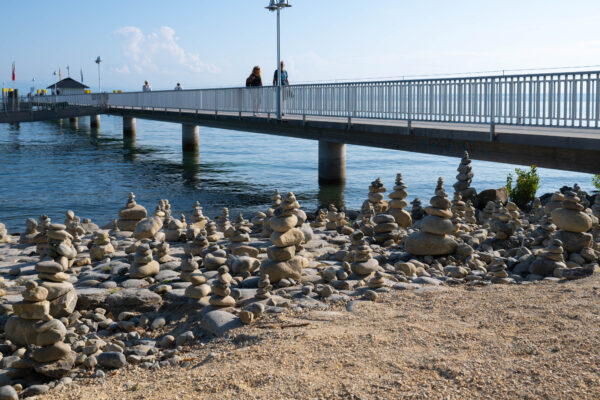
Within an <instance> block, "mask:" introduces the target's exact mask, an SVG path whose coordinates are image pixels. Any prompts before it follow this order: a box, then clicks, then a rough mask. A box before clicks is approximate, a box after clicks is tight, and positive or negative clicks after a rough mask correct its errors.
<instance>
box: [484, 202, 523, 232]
mask: <svg viewBox="0 0 600 400" xmlns="http://www.w3.org/2000/svg"><path fill="white" fill-rule="evenodd" d="M490 230H491V231H492V232H494V233H495V234H496V239H498V240H506V239H508V238H509V237H511V236H512V234H513V233H515V231H516V230H517V224H516V223H515V221H514V220H513V219H512V217H511V215H510V213H509V211H508V210H507V209H506V207H504V206H502V205H498V206H497V207H496V210H495V212H494V214H493V216H492V222H491V225H490Z"/></svg>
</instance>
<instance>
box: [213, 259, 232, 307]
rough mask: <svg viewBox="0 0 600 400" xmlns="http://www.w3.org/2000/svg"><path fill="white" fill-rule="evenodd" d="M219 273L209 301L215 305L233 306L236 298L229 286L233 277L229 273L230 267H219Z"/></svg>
mask: <svg viewBox="0 0 600 400" xmlns="http://www.w3.org/2000/svg"><path fill="white" fill-rule="evenodd" d="M218 273H219V275H218V276H217V279H215V281H214V283H213V286H212V292H213V295H212V296H210V300H209V303H210V305H211V306H213V307H233V306H235V300H234V298H233V297H231V296H230V294H231V289H230V288H229V286H230V285H231V281H232V280H233V277H232V276H231V275H229V268H227V266H225V265H223V266H222V267H220V268H219V269H218Z"/></svg>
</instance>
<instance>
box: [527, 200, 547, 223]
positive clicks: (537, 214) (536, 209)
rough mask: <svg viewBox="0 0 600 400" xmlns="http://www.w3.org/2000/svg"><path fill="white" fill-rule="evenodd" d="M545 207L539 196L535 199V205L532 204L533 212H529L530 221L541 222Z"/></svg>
mask: <svg viewBox="0 0 600 400" xmlns="http://www.w3.org/2000/svg"><path fill="white" fill-rule="evenodd" d="M544 214H545V212H544V207H542V202H541V200H540V198H539V197H535V198H534V199H533V205H532V206H531V212H530V213H529V222H531V223H535V222H539V221H540V220H541V219H542V217H543V216H544Z"/></svg>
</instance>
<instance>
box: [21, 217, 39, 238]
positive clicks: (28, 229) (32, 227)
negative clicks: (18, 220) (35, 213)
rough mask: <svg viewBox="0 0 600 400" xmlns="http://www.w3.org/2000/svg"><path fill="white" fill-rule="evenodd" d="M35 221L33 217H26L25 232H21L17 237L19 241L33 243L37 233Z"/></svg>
mask: <svg viewBox="0 0 600 400" xmlns="http://www.w3.org/2000/svg"><path fill="white" fill-rule="evenodd" d="M37 226H38V224H37V221H36V220H35V219H33V218H27V221H25V232H22V233H21V235H20V237H19V243H21V244H29V243H34V240H35V237H36V236H37V235H38V233H39V232H38V230H37Z"/></svg>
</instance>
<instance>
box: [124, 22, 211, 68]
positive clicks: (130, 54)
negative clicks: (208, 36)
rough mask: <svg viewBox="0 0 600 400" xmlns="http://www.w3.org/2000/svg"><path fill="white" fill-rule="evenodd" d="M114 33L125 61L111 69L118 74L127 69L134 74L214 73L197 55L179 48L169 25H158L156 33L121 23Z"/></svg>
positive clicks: (173, 31) (209, 65)
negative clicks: (121, 26)
mask: <svg viewBox="0 0 600 400" xmlns="http://www.w3.org/2000/svg"><path fill="white" fill-rule="evenodd" d="M114 34H115V35H116V36H118V37H121V38H122V40H123V42H122V47H123V57H124V59H125V60H126V64H124V65H123V66H121V67H118V68H116V69H115V70H116V71H117V72H118V73H121V74H128V73H130V71H131V70H133V71H135V72H136V73H138V74H142V73H166V74H174V73H175V74H180V73H182V72H187V73H199V72H210V73H216V72H218V69H217V68H216V67H215V66H214V65H211V64H208V63H205V62H204V61H202V59H201V57H200V54H197V53H192V52H187V51H185V50H184V49H183V48H181V46H179V44H178V43H177V41H178V38H177V36H176V34H175V30H174V29H173V28H171V27H168V26H161V27H160V28H159V29H158V31H156V32H152V33H149V34H144V33H143V32H142V30H141V29H140V28H137V27H135V26H125V27H123V28H120V29H117V30H116V31H115V32H114Z"/></svg>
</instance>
